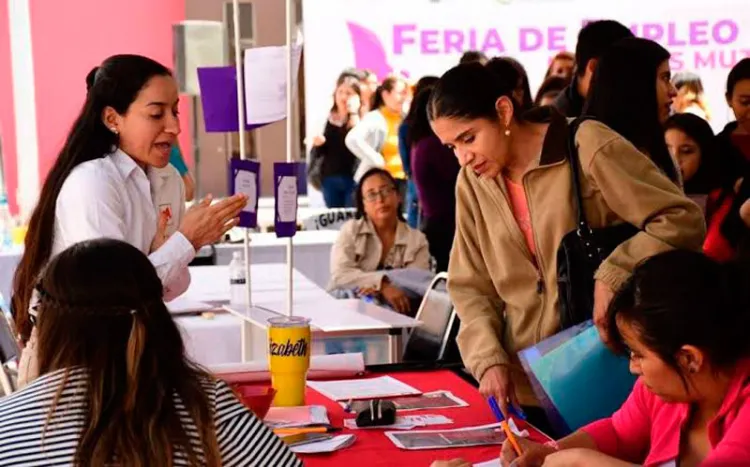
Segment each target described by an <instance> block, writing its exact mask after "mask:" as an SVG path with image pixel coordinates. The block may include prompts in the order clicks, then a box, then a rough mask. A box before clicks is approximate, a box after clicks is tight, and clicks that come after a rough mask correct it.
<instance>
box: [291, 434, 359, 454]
mask: <svg viewBox="0 0 750 467" xmlns="http://www.w3.org/2000/svg"><path fill="white" fill-rule="evenodd" d="M355 439H357V438H356V437H355V436H354V435H339V436H336V437H334V438H331V439H327V440H325V441H320V442H317V443H309V444H302V445H300V446H294V447H293V448H291V449H292V452H293V453H295V454H325V453H327V452H334V451H338V450H339V449H344V448H346V447H349V446H351V445H352V444H353V443H354V440H355Z"/></svg>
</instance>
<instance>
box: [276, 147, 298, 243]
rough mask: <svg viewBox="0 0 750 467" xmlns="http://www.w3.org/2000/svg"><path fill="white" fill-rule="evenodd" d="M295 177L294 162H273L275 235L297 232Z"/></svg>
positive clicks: (280, 235)
mask: <svg viewBox="0 0 750 467" xmlns="http://www.w3.org/2000/svg"><path fill="white" fill-rule="evenodd" d="M297 177H298V170H297V163H296V162H275V163H274V164H273V178H274V198H275V200H276V221H275V223H274V225H275V230H276V236H277V237H293V236H294V234H295V233H296V232H297V183H298V182H297Z"/></svg>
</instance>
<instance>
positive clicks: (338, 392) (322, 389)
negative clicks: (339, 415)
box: [307, 376, 421, 401]
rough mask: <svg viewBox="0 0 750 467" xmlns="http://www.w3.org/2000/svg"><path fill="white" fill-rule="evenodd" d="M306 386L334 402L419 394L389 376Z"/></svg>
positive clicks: (314, 382)
mask: <svg viewBox="0 0 750 467" xmlns="http://www.w3.org/2000/svg"><path fill="white" fill-rule="evenodd" d="M307 385H308V386H309V387H311V388H313V389H315V390H316V391H318V392H319V393H321V394H322V395H324V396H326V397H327V398H329V399H331V400H334V401H346V400H350V399H355V400H356V399H375V398H380V397H396V396H406V395H418V394H421V393H420V392H419V391H418V390H417V389H415V388H413V387H411V386H409V385H408V384H406V383H402V382H401V381H399V380H397V379H396V378H393V377H391V376H381V377H378V378H364V379H348V380H340V381H308V382H307Z"/></svg>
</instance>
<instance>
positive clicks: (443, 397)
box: [341, 391, 512, 421]
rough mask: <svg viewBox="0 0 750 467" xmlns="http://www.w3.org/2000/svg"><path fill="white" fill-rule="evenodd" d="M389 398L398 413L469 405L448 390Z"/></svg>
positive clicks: (343, 404) (342, 404)
mask: <svg viewBox="0 0 750 467" xmlns="http://www.w3.org/2000/svg"><path fill="white" fill-rule="evenodd" d="M389 400H390V401H391V402H393V403H394V404H395V405H396V410H398V411H399V413H403V412H414V411H417V410H436V409H452V408H456V407H468V406H469V404H468V403H467V402H466V401H464V400H462V399H459V398H458V397H456V396H455V395H454V394H453V393H452V392H450V391H433V392H426V393H424V394H422V395H420V396H416V397H415V396H410V397H396V398H391V399H389ZM356 405H357V404H355V407H354V409H355V411H356V410H358V409H357V408H356ZM341 406H342V407H344V408H346V403H345V402H342V403H341ZM511 421H512V419H511Z"/></svg>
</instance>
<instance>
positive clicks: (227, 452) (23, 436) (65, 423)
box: [0, 369, 302, 467]
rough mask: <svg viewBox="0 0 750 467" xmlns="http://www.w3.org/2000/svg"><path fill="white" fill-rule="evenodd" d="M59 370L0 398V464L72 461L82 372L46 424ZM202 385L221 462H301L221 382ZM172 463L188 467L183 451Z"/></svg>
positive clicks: (191, 429) (191, 431)
mask: <svg viewBox="0 0 750 467" xmlns="http://www.w3.org/2000/svg"><path fill="white" fill-rule="evenodd" d="M64 373H65V370H59V371H56V372H53V373H49V374H47V375H44V376H42V377H40V378H38V379H36V380H35V381H33V382H32V383H31V384H29V385H28V386H26V387H25V388H23V389H22V390H20V391H19V392H16V393H14V394H12V395H10V396H8V397H6V398H4V399H0V466H3V467H6V466H24V467H31V466H53V465H55V466H62V465H73V463H74V460H75V453H76V449H77V448H78V443H79V441H80V437H81V432H82V429H83V426H84V423H85V419H86V406H87V403H86V400H85V398H86V380H87V373H86V371H85V370H82V369H77V370H72V371H71V372H70V374H69V376H68V380H67V382H65V387H64V389H63V391H62V394H61V396H60V399H59V401H58V403H57V407H56V409H55V412H54V415H53V418H52V419H51V420H50V422H49V424H47V418H48V415H49V413H50V409H51V408H52V402H53V401H54V398H55V395H56V393H57V391H58V389H59V388H60V385H61V384H62V383H63V381H64ZM203 386H204V387H205V390H206V395H207V396H208V400H209V403H210V405H211V409H212V411H213V414H214V425H215V429H216V438H217V440H218V445H219V454H220V456H221V464H222V466H225V467H230V466H263V467H265V466H274V467H276V466H279V467H286V466H290V467H291V466H293V467H301V466H302V462H301V461H300V460H298V459H297V458H296V457H295V455H294V454H293V453H292V452H291V451H290V450H289V448H287V447H286V445H284V443H283V442H282V441H281V440H280V439H279V438H277V437H276V435H274V434H273V433H272V432H271V431H270V430H269V429H268V428H267V427H266V426H265V425H264V424H263V422H261V421H260V420H259V419H258V418H257V417H255V415H253V413H252V412H250V411H249V410H248V409H247V408H245V406H244V405H242V403H241V402H240V401H239V400H238V399H237V397H236V396H235V395H234V393H233V392H232V390H231V389H230V388H229V386H228V385H227V384H226V383H225V382H223V381H216V382H214V381H209V380H207V381H206V382H205V384H204V385H203ZM175 408H176V409H177V411H178V413H179V416H180V418H181V420H182V424H183V427H185V431H186V433H187V435H188V436H189V438H190V441H191V444H192V445H193V446H196V447H197V448H198V447H199V446H200V440H199V436H198V431H197V428H196V426H195V424H194V422H193V420H192V419H191V417H190V416H189V414H188V412H187V411H186V410H185V407H184V405H183V404H182V403H181V401H180V400H179V398H177V397H176V400H175ZM45 424H47V426H46V429H45ZM198 449H199V448H198ZM174 465H176V466H180V465H183V466H186V465H188V462H187V456H186V455H185V453H184V452H182V453H179V452H178V453H176V454H175V457H174Z"/></svg>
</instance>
